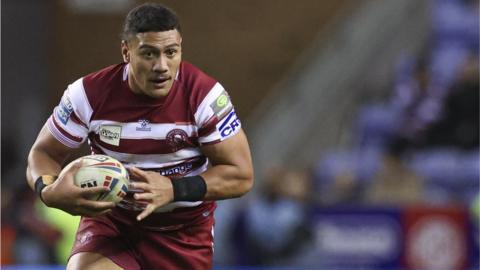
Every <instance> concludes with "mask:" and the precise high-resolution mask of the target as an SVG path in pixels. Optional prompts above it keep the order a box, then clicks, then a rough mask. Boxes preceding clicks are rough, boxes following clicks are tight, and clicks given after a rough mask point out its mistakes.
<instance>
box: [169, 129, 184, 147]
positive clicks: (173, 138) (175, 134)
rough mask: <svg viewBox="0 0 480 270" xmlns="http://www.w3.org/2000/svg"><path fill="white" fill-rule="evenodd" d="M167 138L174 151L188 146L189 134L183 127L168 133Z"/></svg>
mask: <svg viewBox="0 0 480 270" xmlns="http://www.w3.org/2000/svg"><path fill="white" fill-rule="evenodd" d="M166 140H167V143H168V145H170V147H171V148H172V150H173V151H178V150H180V149H182V148H185V147H186V146H187V140H188V134H187V132H185V130H183V129H178V128H176V129H172V130H170V131H169V132H168V133H167V136H166Z"/></svg>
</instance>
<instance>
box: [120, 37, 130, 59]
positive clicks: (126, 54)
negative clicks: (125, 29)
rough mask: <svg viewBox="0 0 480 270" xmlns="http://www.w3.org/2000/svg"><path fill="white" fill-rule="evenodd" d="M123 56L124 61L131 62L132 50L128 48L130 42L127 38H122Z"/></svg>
mask: <svg viewBox="0 0 480 270" xmlns="http://www.w3.org/2000/svg"><path fill="white" fill-rule="evenodd" d="M121 48H122V56H123V62H125V63H130V50H129V48H128V42H127V41H126V40H122V45H121Z"/></svg>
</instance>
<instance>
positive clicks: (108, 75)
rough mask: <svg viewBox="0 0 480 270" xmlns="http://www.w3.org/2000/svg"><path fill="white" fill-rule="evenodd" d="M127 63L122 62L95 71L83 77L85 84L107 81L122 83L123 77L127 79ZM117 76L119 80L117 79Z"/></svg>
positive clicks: (100, 83)
mask: <svg viewBox="0 0 480 270" xmlns="http://www.w3.org/2000/svg"><path fill="white" fill-rule="evenodd" d="M125 66H126V64H125V63H120V64H116V65H111V66H108V67H105V68H102V69H100V70H98V71H94V72H92V73H90V74H88V75H86V76H84V77H83V82H84V84H91V85H92V86H93V85H96V84H99V85H102V84H105V83H111V82H118V83H121V81H122V79H125V78H124V77H125V76H126V70H125ZM115 78H117V79H118V80H115Z"/></svg>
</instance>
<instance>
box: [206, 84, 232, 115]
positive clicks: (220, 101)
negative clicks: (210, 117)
mask: <svg viewBox="0 0 480 270" xmlns="http://www.w3.org/2000/svg"><path fill="white" fill-rule="evenodd" d="M232 107H233V105H232V103H231V102H230V97H229V96H228V94H227V92H226V91H225V90H224V91H223V92H222V93H221V94H220V95H219V96H218V97H217V98H216V99H215V100H214V101H213V102H212V103H211V104H210V108H211V109H212V110H213V113H215V115H216V116H217V118H218V119H221V118H223V116H225V114H227V113H228V112H229V111H230V110H231V109H232Z"/></svg>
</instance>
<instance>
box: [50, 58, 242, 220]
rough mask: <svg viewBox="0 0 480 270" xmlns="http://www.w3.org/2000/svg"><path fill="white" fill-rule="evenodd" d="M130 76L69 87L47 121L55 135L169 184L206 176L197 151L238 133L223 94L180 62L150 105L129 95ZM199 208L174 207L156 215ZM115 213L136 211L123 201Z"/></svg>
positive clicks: (100, 76) (107, 74)
mask: <svg viewBox="0 0 480 270" xmlns="http://www.w3.org/2000/svg"><path fill="white" fill-rule="evenodd" d="M128 68H129V66H128V64H124V63H122V64H118V65H113V66H110V67H107V68H105V69H102V70H100V71H98V72H94V73H91V74H89V75H87V76H85V77H83V78H80V79H78V80H77V81H75V82H74V83H72V84H71V85H69V86H68V88H67V89H66V90H65V92H64V94H63V96H62V99H61V101H60V104H59V105H58V106H57V107H55V109H54V111H53V113H52V115H51V117H50V118H49V120H48V128H49V130H50V132H51V133H52V135H53V136H54V137H55V138H56V139H57V140H59V141H60V142H61V143H63V144H64V145H66V146H68V147H71V148H77V147H79V146H80V145H81V144H82V143H83V142H85V140H87V139H88V143H89V145H90V146H91V149H92V153H95V154H106V155H109V156H111V157H113V158H116V159H118V160H119V161H121V162H122V163H123V164H124V165H125V166H126V167H129V166H136V167H138V168H142V169H148V170H155V171H158V172H159V173H160V174H162V175H165V176H167V177H170V178H173V179H174V178H178V177H182V176H193V175H198V174H200V173H202V172H203V171H205V170H206V169H207V165H208V159H207V158H206V157H205V156H204V155H203V154H202V152H201V151H200V148H199V147H200V146H201V145H204V144H213V143H218V142H220V141H223V140H225V139H227V138H229V137H231V136H233V135H235V134H236V133H238V132H239V130H240V128H241V124H240V120H239V119H238V118H237V116H236V114H235V110H234V107H233V105H232V103H231V101H230V98H229V96H228V94H227V92H226V91H225V89H224V88H223V86H222V85H221V84H220V83H219V82H217V81H216V80H215V79H213V78H211V77H210V76H208V75H206V74H205V73H203V72H202V71H201V70H199V69H198V68H196V67H195V66H193V65H192V64H190V63H187V62H185V61H183V62H182V63H181V65H180V68H179V71H178V73H177V76H176V78H175V81H174V83H173V86H172V89H171V90H170V92H169V93H168V95H167V96H165V97H163V98H159V99H152V98H149V97H147V96H143V95H137V94H134V93H133V92H132V91H131V89H130V87H129V86H128V76H127V74H128ZM201 203H202V202H174V203H171V204H168V205H166V206H164V207H161V208H159V209H157V212H169V211H171V210H173V209H175V208H177V207H194V206H198V205H200V204H201ZM120 206H122V207H124V208H128V209H135V208H137V207H138V205H135V204H133V202H132V201H128V199H127V200H124V201H122V203H121V204H120ZM137 210H138V209H137Z"/></svg>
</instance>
